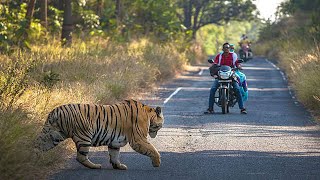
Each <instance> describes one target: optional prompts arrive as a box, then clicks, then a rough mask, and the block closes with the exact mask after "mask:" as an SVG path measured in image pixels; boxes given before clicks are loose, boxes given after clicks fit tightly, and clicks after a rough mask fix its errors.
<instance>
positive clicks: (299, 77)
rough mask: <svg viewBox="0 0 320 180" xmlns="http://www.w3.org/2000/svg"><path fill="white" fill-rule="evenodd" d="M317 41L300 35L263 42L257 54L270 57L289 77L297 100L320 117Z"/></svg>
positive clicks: (319, 57) (319, 118) (319, 77)
mask: <svg viewBox="0 0 320 180" xmlns="http://www.w3.org/2000/svg"><path fill="white" fill-rule="evenodd" d="M319 47H320V44H319V43H318V42H310V40H307V39H303V38H297V37H294V38H288V39H287V40H279V41H277V40H275V41H265V42H264V43H263V44H259V46H258V47H257V51H256V53H259V54H260V55H265V56H267V57H268V58H270V59H273V60H274V61H275V62H276V63H278V66H279V67H280V68H281V69H283V70H284V71H285V73H286V75H287V76H288V79H289V83H290V85H291V86H292V87H293V89H294V92H295V94H296V96H297V98H298V100H299V101H300V102H301V103H303V104H304V105H305V106H306V107H307V108H308V109H309V110H310V111H311V112H312V113H313V114H314V115H315V117H316V119H318V120H320V88H319V87H320V71H319V69H320V48H319Z"/></svg>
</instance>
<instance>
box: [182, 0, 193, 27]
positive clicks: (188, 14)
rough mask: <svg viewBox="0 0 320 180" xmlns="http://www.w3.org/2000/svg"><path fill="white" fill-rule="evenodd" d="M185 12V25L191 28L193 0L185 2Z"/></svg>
mask: <svg viewBox="0 0 320 180" xmlns="http://www.w3.org/2000/svg"><path fill="white" fill-rule="evenodd" d="M183 13H184V22H183V25H184V26H185V27H186V28H187V29H190V28H191V17H192V1H191V0H189V1H187V2H186V3H185V4H184V7H183Z"/></svg>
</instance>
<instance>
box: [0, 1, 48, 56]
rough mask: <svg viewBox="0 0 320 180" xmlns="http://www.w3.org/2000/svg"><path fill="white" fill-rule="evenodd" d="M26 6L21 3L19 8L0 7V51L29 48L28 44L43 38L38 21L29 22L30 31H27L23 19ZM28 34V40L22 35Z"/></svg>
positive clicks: (25, 22) (25, 21)
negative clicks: (16, 47)
mask: <svg viewBox="0 0 320 180" xmlns="http://www.w3.org/2000/svg"><path fill="white" fill-rule="evenodd" d="M26 8H27V4H26V3H22V4H21V5H20V6H19V8H12V7H10V6H7V5H0V10H2V13H1V14H0V19H1V20H2V21H1V23H0V49H1V50H3V51H4V52H8V51H9V50H10V48H12V47H14V46H21V47H27V48H30V45H29V44H30V42H35V41H36V40H38V39H39V38H40V37H41V36H43V29H42V27H41V25H40V23H39V20H35V21H33V22H31V26H30V29H27V28H26V27H27V20H26V19H25V14H26ZM25 34H28V39H25V38H24V35H25Z"/></svg>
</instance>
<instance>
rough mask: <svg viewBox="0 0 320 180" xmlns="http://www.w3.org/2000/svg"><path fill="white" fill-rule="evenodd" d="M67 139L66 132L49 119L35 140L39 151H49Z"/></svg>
mask: <svg viewBox="0 0 320 180" xmlns="http://www.w3.org/2000/svg"><path fill="white" fill-rule="evenodd" d="M65 139H66V137H65V135H64V133H62V132H61V130H60V129H59V128H58V126H57V124H56V123H55V122H54V123H51V122H50V121H49V120H48V121H47V122H46V123H45V125H44V127H43V129H42V131H41V133H40V134H39V136H38V137H37V139H36V140H35V144H34V146H35V148H36V149H37V150H39V151H48V150H50V149H52V148H54V147H55V146H57V145H58V144H59V143H60V142H62V141H64V140H65Z"/></svg>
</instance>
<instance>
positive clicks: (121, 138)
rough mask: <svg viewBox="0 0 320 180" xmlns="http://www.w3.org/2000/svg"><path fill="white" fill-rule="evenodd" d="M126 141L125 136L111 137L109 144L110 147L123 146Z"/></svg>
mask: <svg viewBox="0 0 320 180" xmlns="http://www.w3.org/2000/svg"><path fill="white" fill-rule="evenodd" d="M127 143H128V141H127V139H126V136H119V137H118V138H115V139H113V140H112V141H111V142H110V144H109V145H111V146H112V147H117V148H120V147H123V146H125V145H126V144H127Z"/></svg>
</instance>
